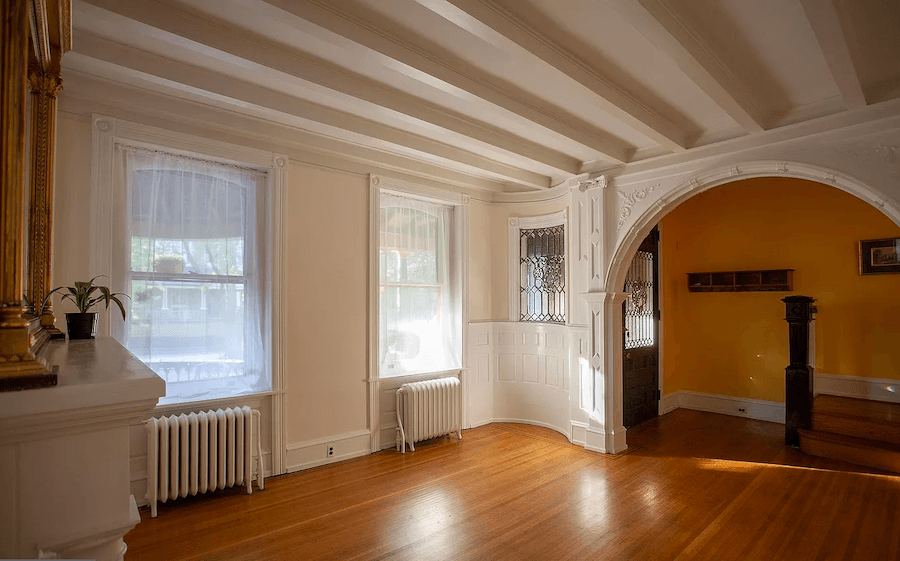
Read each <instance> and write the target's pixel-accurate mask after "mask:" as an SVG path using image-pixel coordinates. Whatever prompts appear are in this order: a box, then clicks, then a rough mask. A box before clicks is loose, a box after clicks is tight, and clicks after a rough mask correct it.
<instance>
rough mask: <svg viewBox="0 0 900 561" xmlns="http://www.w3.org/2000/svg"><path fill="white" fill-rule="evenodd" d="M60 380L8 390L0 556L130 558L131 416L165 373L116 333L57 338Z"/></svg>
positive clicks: (3, 409) (0, 439)
mask: <svg viewBox="0 0 900 561" xmlns="http://www.w3.org/2000/svg"><path fill="white" fill-rule="evenodd" d="M40 356H41V357H42V358H44V359H46V360H47V361H48V363H49V364H51V365H54V366H58V367H59V371H58V379H57V380H58V385H57V386H54V387H50V388H41V389H34V390H25V391H13V392H4V393H0V480H2V481H3V482H4V484H3V486H0V558H35V557H37V556H38V555H39V554H43V555H50V554H56V555H58V556H59V557H60V558H84V557H88V558H94V559H102V560H110V561H112V560H118V559H122V557H123V555H124V552H125V544H124V542H123V540H122V536H123V535H124V534H125V533H126V532H127V531H128V530H130V529H131V528H132V527H134V525H135V524H136V523H137V522H138V521H139V520H140V517H139V516H138V515H137V509H136V507H135V500H134V497H132V496H131V494H130V484H129V452H130V450H129V424H130V422H131V421H132V420H134V419H136V418H138V417H140V416H141V415H144V414H146V413H147V412H148V411H150V410H152V409H153V407H154V406H155V405H156V403H157V401H158V400H159V398H160V397H161V396H163V395H165V382H164V381H163V380H162V379H161V378H160V377H159V376H158V375H157V374H156V373H155V372H153V371H152V370H150V369H149V368H148V367H147V366H146V365H144V364H143V363H142V362H141V361H140V360H138V359H137V358H136V357H135V356H134V355H133V354H131V353H130V352H129V351H128V350H127V349H125V348H124V347H122V345H120V344H119V343H118V342H117V341H115V340H114V339H111V338H108V337H106V338H99V339H96V340H86V341H51V342H50V343H48V345H47V346H46V347H45V348H44V349H43V350H42V352H41V353H40Z"/></svg>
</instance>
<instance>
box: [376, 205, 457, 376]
mask: <svg viewBox="0 0 900 561" xmlns="http://www.w3.org/2000/svg"><path fill="white" fill-rule="evenodd" d="M381 203H382V208H381V224H380V228H381V231H380V243H381V247H380V258H379V266H380V271H379V278H380V279H381V291H380V301H379V305H380V318H379V352H380V359H381V360H380V363H381V368H380V374H381V376H398V375H403V374H412V373H419V372H438V371H443V370H451V369H454V368H459V365H460V361H461V354H462V352H461V343H460V340H461V337H460V331H461V325H460V323H459V318H460V316H461V313H460V310H459V308H460V302H459V299H458V298H453V297H452V294H453V292H454V291H455V290H458V288H456V286H455V285H454V284H453V282H451V280H452V279H451V277H452V275H449V274H448V272H449V271H450V269H451V264H450V263H449V256H450V247H449V243H450V242H449V240H450V235H449V232H450V218H451V216H452V209H451V208H450V207H448V206H445V205H440V204H435V203H429V202H425V201H419V200H413V199H408V198H405V197H397V196H392V195H389V194H384V193H383V194H382V196H381Z"/></svg>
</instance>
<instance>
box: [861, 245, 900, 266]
mask: <svg viewBox="0 0 900 561" xmlns="http://www.w3.org/2000/svg"><path fill="white" fill-rule="evenodd" d="M879 273H900V238H886V239H883V240H861V241H860V242H859V274H861V275H876V274H879Z"/></svg>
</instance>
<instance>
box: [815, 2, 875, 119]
mask: <svg viewBox="0 0 900 561" xmlns="http://www.w3.org/2000/svg"><path fill="white" fill-rule="evenodd" d="M800 5H801V6H802V7H803V11H804V12H805V13H806V19H807V20H809V24H810V25H811V26H812V31H813V33H814V34H815V37H816V40H817V41H818V44H819V48H820V49H821V51H822V54H823V55H824V56H825V62H826V63H828V68H829V69H830V70H831V76H832V77H833V78H834V82H835V84H837V87H838V90H839V91H840V92H841V97H842V98H843V99H844V103H845V104H846V105H847V108H848V109H859V108H860V107H865V106H866V96H865V94H864V93H863V90H862V85H861V84H860V82H859V76H858V75H857V73H856V67H855V66H854V64H853V56H852V54H851V53H850V46H849V45H848V44H847V37H846V35H845V34H844V30H843V28H842V26H841V17H840V15H839V14H838V12H837V9H836V8H835V5H834V2H822V1H821V0H800Z"/></svg>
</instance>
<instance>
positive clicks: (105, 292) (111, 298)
mask: <svg viewBox="0 0 900 561" xmlns="http://www.w3.org/2000/svg"><path fill="white" fill-rule="evenodd" d="M105 276H106V275H97V276H96V277H94V278H92V279H91V280H89V281H87V282H79V281H75V286H58V287H56V288H54V289H53V290H51V291H50V292H49V293H47V299H49V298H50V295H51V294H53V293H54V292H56V291H58V290H68V292H65V293H63V295H62V299H63V300H69V301H70V302H72V303H73V304H75V306H76V307H77V308H78V311H79V312H81V313H82V314H86V313H88V310H90V309H91V308H92V307H93V306H94V305H96V304H99V303H100V302H106V308H107V309H109V303H110V302H115V303H116V305H117V306H119V311H120V312H122V319H125V306H124V305H123V304H122V301H121V300H119V296H124V297H126V298H131V297H130V296H128V295H127V294H125V293H124V292H112V291H111V290H110V289H109V287H108V286H101V285H95V284H94V281H95V280H97V279H98V278H100V277H105ZM98 291H99V294H98ZM45 301H46V299H45Z"/></svg>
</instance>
